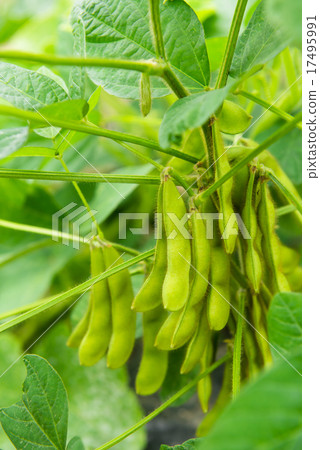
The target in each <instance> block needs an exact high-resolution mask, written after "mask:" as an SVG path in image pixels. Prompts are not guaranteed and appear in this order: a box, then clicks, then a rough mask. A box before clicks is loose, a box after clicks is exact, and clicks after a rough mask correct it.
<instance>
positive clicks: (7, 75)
mask: <svg viewBox="0 0 320 450" xmlns="http://www.w3.org/2000/svg"><path fill="white" fill-rule="evenodd" d="M0 73H1V77H0V97H1V98H3V99H5V100H7V101H8V102H9V103H11V104H13V105H14V106H16V107H17V108H21V109H27V110H34V109H39V108H42V107H44V106H46V105H51V104H52V103H56V102H62V101H64V100H68V95H67V93H66V92H65V91H64V89H62V87H61V86H59V84H58V83H57V82H56V81H54V80H52V79H51V78H49V77H48V76H46V75H43V74H41V73H38V72H33V71H32V70H28V69H24V68H22V67H19V66H15V65H14V64H8V63H4V62H0Z"/></svg>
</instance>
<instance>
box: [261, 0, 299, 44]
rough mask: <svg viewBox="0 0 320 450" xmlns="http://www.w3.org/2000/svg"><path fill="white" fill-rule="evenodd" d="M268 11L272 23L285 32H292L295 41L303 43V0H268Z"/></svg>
mask: <svg viewBox="0 0 320 450" xmlns="http://www.w3.org/2000/svg"><path fill="white" fill-rule="evenodd" d="M266 13H267V14H268V16H269V20H271V21H272V23H274V24H275V25H276V26H277V27H279V28H280V29H282V30H283V32H284V33H286V34H290V36H292V38H293V39H294V42H295V43H297V44H300V45H301V40H302V33H301V29H302V2H301V1H300V0H290V2H288V1H287V0H267V1H266ZM284 18H285V20H284Z"/></svg>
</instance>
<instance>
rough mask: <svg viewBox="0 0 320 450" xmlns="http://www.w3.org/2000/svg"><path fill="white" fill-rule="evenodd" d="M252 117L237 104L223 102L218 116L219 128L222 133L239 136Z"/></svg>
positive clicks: (227, 101)
mask: <svg viewBox="0 0 320 450" xmlns="http://www.w3.org/2000/svg"><path fill="white" fill-rule="evenodd" d="M251 119H252V116H250V114H248V113H247V111H246V110H245V109H243V108H242V107H241V106H239V105H237V103H234V102H230V101H229V100H225V101H224V102H223V106H222V108H221V111H220V114H219V127H220V130H221V131H222V133H226V134H239V133H243V132H244V131H246V129H247V128H248V127H249V125H250V122H251Z"/></svg>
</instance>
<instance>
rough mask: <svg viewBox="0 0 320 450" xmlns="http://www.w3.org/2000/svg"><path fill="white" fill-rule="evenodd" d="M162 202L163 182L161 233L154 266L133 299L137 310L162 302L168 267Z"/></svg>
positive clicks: (159, 196) (159, 209) (160, 193)
mask: <svg viewBox="0 0 320 450" xmlns="http://www.w3.org/2000/svg"><path fill="white" fill-rule="evenodd" d="M162 203H163V184H162V183H161V185H160V188H159V191H158V217H159V218H160V220H159V221H158V230H159V229H160V231H161V233H158V236H157V242H156V248H155V258H154V264H153V268H152V270H151V272H150V275H149V276H148V278H147V279H146V280H145V282H144V283H143V285H142V287H141V289H140V291H139V292H138V294H137V295H136V297H135V299H134V301H133V304H132V308H133V309H134V310H135V311H140V312H144V311H149V310H151V309H154V308H156V307H157V306H159V305H160V304H161V302H162V285H163V281H164V277H165V275H166V269H167V244H166V240H165V236H164V230H163V225H162V209H163V208H162ZM159 222H160V224H159Z"/></svg>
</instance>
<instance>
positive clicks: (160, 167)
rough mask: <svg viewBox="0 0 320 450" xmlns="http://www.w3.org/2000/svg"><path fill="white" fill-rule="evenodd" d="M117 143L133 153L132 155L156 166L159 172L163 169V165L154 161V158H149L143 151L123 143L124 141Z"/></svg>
mask: <svg viewBox="0 0 320 450" xmlns="http://www.w3.org/2000/svg"><path fill="white" fill-rule="evenodd" d="M119 144H120V145H121V146H122V147H123V148H125V149H127V150H129V152H131V153H133V154H134V155H136V156H137V157H138V158H139V159H141V160H142V161H145V162H147V163H149V164H152V165H153V166H154V167H156V168H157V169H158V170H159V172H162V170H163V169H164V166H163V165H162V164H159V163H157V162H156V161H154V160H153V159H152V158H150V157H149V156H147V155H144V154H143V153H141V152H140V151H139V150H137V149H135V148H133V147H131V146H130V145H128V144H125V143H124V142H119Z"/></svg>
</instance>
